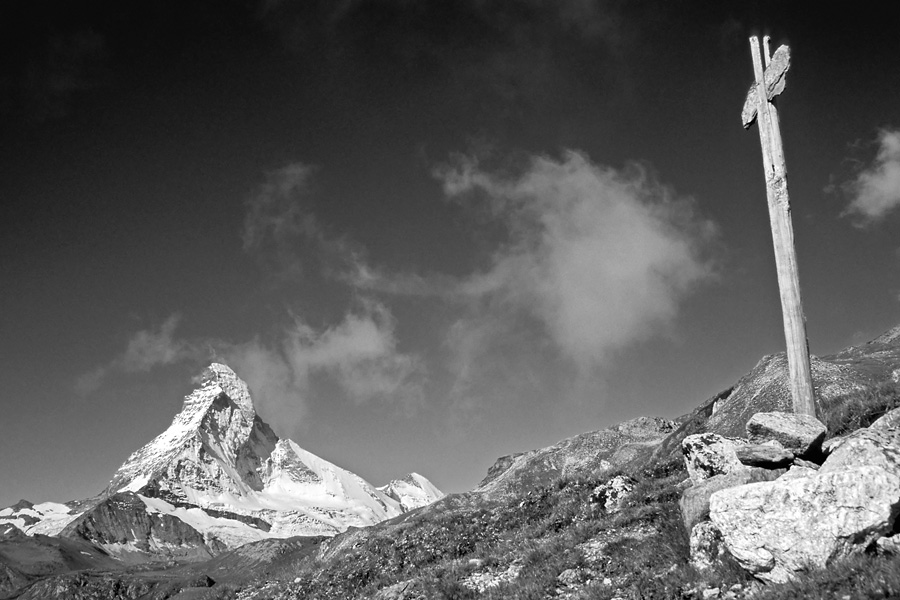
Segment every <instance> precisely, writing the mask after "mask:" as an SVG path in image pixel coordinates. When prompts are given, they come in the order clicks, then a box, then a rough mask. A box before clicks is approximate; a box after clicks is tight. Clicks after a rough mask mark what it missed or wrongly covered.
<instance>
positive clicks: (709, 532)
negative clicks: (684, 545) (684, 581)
mask: <svg viewBox="0 0 900 600" xmlns="http://www.w3.org/2000/svg"><path fill="white" fill-rule="evenodd" d="M690 547H691V564H692V565H693V566H694V568H695V569H697V570H699V571H703V570H705V569H711V568H713V566H714V565H715V564H716V563H717V562H718V561H719V560H720V559H721V558H722V555H723V554H725V545H724V543H723V541H722V533H721V532H720V531H719V530H718V529H716V526H715V525H713V524H712V523H711V522H710V521H703V522H701V523H697V524H696V525H695V526H694V528H693V529H691V540H690Z"/></svg>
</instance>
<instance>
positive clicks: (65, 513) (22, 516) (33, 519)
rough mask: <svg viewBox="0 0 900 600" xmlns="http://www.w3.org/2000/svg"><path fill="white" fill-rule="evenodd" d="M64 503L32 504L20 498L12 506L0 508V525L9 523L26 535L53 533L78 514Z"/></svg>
mask: <svg viewBox="0 0 900 600" xmlns="http://www.w3.org/2000/svg"><path fill="white" fill-rule="evenodd" d="M70 511H71V509H70V508H69V507H68V506H66V505H65V504H60V503H58V502H42V503H41V504H32V503H30V502H26V501H24V500H22V501H21V502H18V503H17V504H15V505H14V506H10V507H7V508H4V509H3V510H0V525H2V524H5V523H10V524H12V525H15V526H16V527H18V528H19V529H21V530H22V531H23V532H25V533H27V534H28V535H35V534H38V533H39V534H43V535H55V534H57V533H59V532H60V531H61V530H62V528H63V527H65V526H66V525H67V524H68V523H69V522H71V521H72V520H74V519H75V518H77V517H78V515H80V514H81V513H80V512H73V513H71V514H70Z"/></svg>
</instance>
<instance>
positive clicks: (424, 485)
mask: <svg viewBox="0 0 900 600" xmlns="http://www.w3.org/2000/svg"><path fill="white" fill-rule="evenodd" d="M378 491H380V492H382V493H384V494H385V495H387V496H388V497H390V498H393V499H394V500H396V501H397V502H399V503H400V510H401V511H403V512H406V511H409V510H412V509H414V508H419V507H420V506H425V505H427V504H431V503H432V502H434V501H435V500H436V499H438V498H442V497H443V496H444V493H443V492H442V491H441V490H439V489H437V488H436V487H434V484H433V483H431V482H430V481H428V479H426V478H425V477H422V476H421V475H419V474H418V473H410V474H409V475H407V476H406V477H404V478H403V479H394V480H392V481H391V482H390V483H389V484H387V485H383V486H381V487H379V488H378Z"/></svg>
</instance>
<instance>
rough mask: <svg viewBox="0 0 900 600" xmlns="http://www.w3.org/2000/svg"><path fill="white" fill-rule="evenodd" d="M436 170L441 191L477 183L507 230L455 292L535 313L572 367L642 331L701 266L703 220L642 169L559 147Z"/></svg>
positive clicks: (662, 317) (694, 280)
mask: <svg viewBox="0 0 900 600" xmlns="http://www.w3.org/2000/svg"><path fill="white" fill-rule="evenodd" d="M438 176H439V177H440V178H441V179H442V181H443V183H444V190H445V192H446V193H447V194H448V196H450V197H454V198H460V199H461V201H467V200H470V199H472V198H475V197H477V196H478V195H477V194H472V193H471V192H479V193H480V194H481V195H482V197H484V198H486V199H487V201H488V202H489V203H490V204H491V207H492V210H493V213H494V214H495V216H496V218H498V219H500V220H502V221H503V222H504V223H505V225H506V228H507V231H508V233H509V239H508V241H507V242H506V243H505V244H504V245H503V246H502V247H501V248H500V249H499V250H498V251H497V252H496V254H495V255H494V259H493V264H492V266H491V268H490V269H489V270H487V271H485V272H482V273H476V274H473V275H471V276H470V277H468V278H466V279H465V280H463V281H461V282H460V286H461V289H462V291H463V293H464V294H466V295H468V296H469V297H471V298H480V299H482V300H487V301H488V302H487V304H486V305H484V306H487V310H489V311H491V312H492V313H493V314H495V315H496V316H497V317H498V318H501V317H503V316H504V315H508V314H509V311H510V309H514V310H518V311H524V312H525V313H527V314H528V315H530V316H531V317H533V318H536V319H537V320H538V321H539V322H540V323H542V324H543V326H544V328H545V331H546V334H547V335H549V337H550V339H551V340H552V341H553V342H554V343H555V344H556V346H557V347H558V349H559V350H560V351H561V352H562V353H563V354H564V355H565V356H566V357H568V358H569V359H571V360H572V361H574V362H575V363H576V364H578V365H579V366H580V367H593V366H597V365H600V364H602V363H603V362H604V361H605V360H606V358H607V357H608V355H609V354H610V352H612V351H614V350H616V349H618V348H622V347H624V346H627V345H628V344H630V343H633V342H635V341H638V340H641V339H645V338H647V337H649V336H651V335H653V334H654V333H655V332H656V331H657V328H658V327H659V326H660V325H662V324H665V323H667V322H669V321H670V320H671V319H673V318H674V316H675V315H676V313H677V311H678V305H679V303H680V301H681V300H682V299H683V298H684V297H685V296H686V295H687V294H688V293H689V292H690V291H691V290H692V289H693V288H694V286H695V285H696V284H698V283H700V282H702V281H704V280H705V279H707V278H709V277H710V276H711V275H712V273H713V271H712V268H711V265H710V263H709V262H708V261H706V260H704V259H703V258H702V252H703V250H704V248H705V246H706V244H707V243H708V242H709V241H710V239H711V238H712V237H713V236H714V233H715V228H714V226H713V225H712V224H711V223H710V222H709V221H706V220H704V219H702V218H700V217H698V216H697V215H696V214H695V211H694V207H693V203H692V202H691V201H690V200H687V199H681V198H676V197H675V196H674V194H673V192H672V191H671V190H670V189H669V188H666V187H665V186H662V185H660V184H658V183H657V182H655V181H654V179H653V178H652V177H651V176H649V175H648V173H647V171H646V169H644V168H641V167H638V166H632V167H630V168H629V169H626V170H624V171H617V170H615V169H612V168H608V167H602V166H598V165H594V164H592V163H591V162H590V161H589V160H588V158H587V157H586V156H585V155H583V154H581V153H577V152H568V153H566V154H565V155H564V156H563V158H562V160H553V159H551V158H547V157H542V156H541V157H534V158H532V159H531V161H530V162H529V164H528V168H527V169H526V170H525V171H524V172H522V173H519V174H517V175H502V174H497V173H491V172H488V171H485V170H483V169H481V168H480V167H479V165H478V163H477V161H476V160H474V159H471V158H464V159H461V160H460V161H458V163H457V164H456V165H455V166H454V167H452V168H443V169H441V170H439V172H438ZM480 310H482V311H483V310H485V309H484V308H482V309H480Z"/></svg>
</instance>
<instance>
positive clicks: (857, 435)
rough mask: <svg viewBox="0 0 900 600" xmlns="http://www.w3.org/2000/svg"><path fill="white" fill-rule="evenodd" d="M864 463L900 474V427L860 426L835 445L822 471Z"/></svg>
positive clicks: (831, 470)
mask: <svg viewBox="0 0 900 600" xmlns="http://www.w3.org/2000/svg"><path fill="white" fill-rule="evenodd" d="M863 465H868V466H879V467H882V468H884V469H885V470H886V471H888V472H890V473H894V474H895V475H898V476H900V428H894V427H883V428H879V429H872V428H867V429H858V430H856V431H854V432H853V433H851V434H850V435H848V436H847V437H846V438H844V441H843V443H842V444H841V445H840V446H838V447H837V448H835V449H834V450H833V451H832V452H831V454H830V455H829V456H828V458H827V459H826V460H825V462H824V463H823V464H822V467H821V468H820V469H819V472H820V473H832V472H835V471H841V470H844V469H847V468H853V467H859V466H863Z"/></svg>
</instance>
